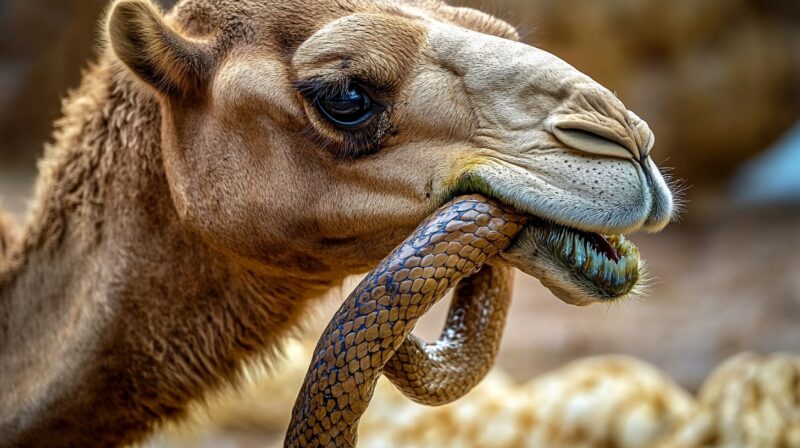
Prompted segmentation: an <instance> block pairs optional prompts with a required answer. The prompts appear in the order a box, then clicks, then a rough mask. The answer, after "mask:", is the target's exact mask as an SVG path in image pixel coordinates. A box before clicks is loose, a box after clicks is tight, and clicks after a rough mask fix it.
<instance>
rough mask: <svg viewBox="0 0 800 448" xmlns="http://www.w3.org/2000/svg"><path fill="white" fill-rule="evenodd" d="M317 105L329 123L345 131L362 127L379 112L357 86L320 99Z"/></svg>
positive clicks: (317, 100) (316, 102)
mask: <svg viewBox="0 0 800 448" xmlns="http://www.w3.org/2000/svg"><path fill="white" fill-rule="evenodd" d="M315 104H316V106H317V109H319V111H320V112H321V113H322V115H323V116H325V118H327V119H328V121H330V122H331V123H332V124H333V125H334V126H337V127H340V128H344V129H354V128H357V127H360V126H362V125H363V124H365V123H367V122H368V121H369V120H370V118H372V117H373V116H375V114H376V112H377V107H376V105H375V103H374V101H372V99H371V98H370V97H369V95H368V94H367V93H366V92H364V91H363V90H361V89H360V88H358V87H356V86H350V87H348V88H347V89H346V90H343V91H338V92H333V93H331V94H329V95H323V96H321V97H318V98H317V99H316V101H315Z"/></svg>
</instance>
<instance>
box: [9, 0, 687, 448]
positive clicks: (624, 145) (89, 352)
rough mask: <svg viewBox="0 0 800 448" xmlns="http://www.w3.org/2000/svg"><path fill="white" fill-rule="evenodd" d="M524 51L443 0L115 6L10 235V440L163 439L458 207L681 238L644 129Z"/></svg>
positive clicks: (604, 93) (125, 1) (492, 22)
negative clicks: (431, 220) (669, 230)
mask: <svg viewBox="0 0 800 448" xmlns="http://www.w3.org/2000/svg"><path fill="white" fill-rule="evenodd" d="M518 40H519V36H518V34H517V33H516V31H515V30H514V29H513V28H512V27H511V26H510V25H508V24H507V23H505V22H503V21H500V20H499V19H496V18H494V17H492V16H490V15H487V14H484V13H481V12H479V11H476V10H472V9H466V8H457V7H451V6H448V5H445V4H443V3H440V2H438V1H433V0H430V1H428V0H420V1H408V2H400V1H394V0H301V1H282V0H269V1H266V0H248V1H236V0H183V1H181V2H179V3H178V4H177V5H176V6H175V7H174V8H173V10H172V11H171V12H170V13H168V14H165V13H164V12H162V11H161V10H159V9H158V8H157V7H156V6H155V5H153V4H152V3H151V1H150V0H116V1H114V2H113V4H112V5H111V6H110V8H109V13H108V15H107V19H106V21H105V43H104V44H103V46H102V51H101V52H100V55H99V57H98V60H97V62H95V63H94V64H92V65H91V66H90V68H89V69H88V70H87V71H86V72H85V74H84V77H83V81H82V83H81V85H80V87H79V88H78V89H77V90H75V91H74V92H72V93H71V95H70V96H69V98H68V99H67V100H66V101H65V102H64V106H63V118H61V119H60V120H58V121H57V122H56V124H55V131H54V139H53V143H52V144H50V145H49V146H48V147H47V148H46V151H45V155H44V157H43V159H42V161H41V162H40V164H39V171H40V174H39V178H38V180H37V184H36V189H35V198H34V204H33V206H32V209H31V211H30V212H29V217H28V219H27V223H26V224H25V225H24V226H22V228H21V231H20V232H18V235H17V236H16V237H13V236H12V235H13V233H12V232H11V231H10V230H9V229H10V227H9V226H7V225H2V226H0V232H2V233H0V241H2V242H3V243H2V245H0V247H2V248H3V251H2V252H0V254H2V255H1V256H2V260H1V261H0V269H1V270H0V446H48V447H58V446H119V445H125V444H130V443H134V442H136V441H139V440H141V439H142V438H143V437H144V436H145V435H146V434H147V433H148V432H150V431H151V430H152V429H153V428H155V427H156V426H158V425H159V424H160V423H162V422H164V421H169V420H175V419H178V418H180V417H181V416H182V415H183V414H184V412H185V409H186V407H187V404H188V403H190V402H192V401H194V400H198V399H202V397H203V395H204V393H206V392H207V391H210V390H213V389H216V388H218V387H220V386H221V385H223V384H225V383H229V382H232V381H235V380H236V378H237V375H238V372H239V371H240V367H241V366H242V364H243V363H245V362H246V361H247V360H250V359H253V358H254V357H256V356H263V355H269V354H270V353H274V352H276V351H278V350H280V347H281V343H282V341H283V340H284V339H285V338H286V337H287V335H289V334H290V333H291V332H292V330H294V329H296V328H298V326H300V325H302V322H303V318H304V316H305V314H306V313H307V311H308V310H309V308H311V307H313V306H314V303H315V301H316V300H317V299H318V298H319V297H321V296H322V295H323V294H325V292H326V291H328V290H329V289H330V288H332V287H334V286H336V285H338V284H340V283H341V281H342V280H343V278H345V277H346V276H347V275H350V274H353V273H358V272H364V271H367V270H369V269H371V268H372V267H374V266H375V265H376V264H377V263H378V262H379V261H380V260H381V259H382V258H383V257H384V256H385V255H386V254H388V253H389V252H390V251H391V249H392V248H393V247H395V246H396V245H397V244H398V243H399V242H400V241H402V240H403V238H404V237H405V236H406V235H408V234H409V233H410V232H411V231H412V230H413V229H414V228H415V227H416V226H417V225H418V224H419V223H420V222H422V221H423V220H424V219H425V217H426V216H428V215H430V214H431V213H432V212H433V211H434V210H436V209H437V208H438V207H439V206H441V205H442V204H444V203H445V202H447V201H448V200H450V199H452V198H453V197H454V196H456V195H458V194H464V193H481V194H483V195H486V196H489V197H492V198H494V199H496V200H498V201H500V202H502V203H504V204H506V205H508V206H509V207H513V208H514V209H515V210H518V211H519V212H520V213H525V214H527V215H530V216H532V217H536V218H537V219H541V220H546V221H548V222H553V223H556V224H559V225H562V226H567V227H569V228H572V229H575V231H576V232H585V233H589V232H591V233H592V234H619V233H627V232H633V231H640V230H641V231H651V232H653V231H658V230H660V229H661V228H663V227H664V226H665V225H666V224H667V223H668V222H669V220H670V218H671V216H672V214H673V210H674V206H673V200H672V195H671V193H670V190H669V188H668V186H667V185H666V183H665V181H664V179H663V177H662V175H661V174H660V173H659V171H658V168H657V167H656V166H655V164H654V163H653V161H652V159H651V158H650V151H651V149H652V147H653V144H654V141H655V140H654V137H653V134H652V132H651V131H650V129H649V128H648V126H647V124H646V123H645V122H644V121H642V120H641V119H639V118H638V117H637V116H636V115H635V114H633V113H632V112H629V111H628V110H627V109H626V108H625V106H624V105H623V104H622V102H621V101H620V100H619V99H617V98H616V97H615V96H614V95H613V94H612V93H611V92H610V91H609V90H607V89H605V88H604V87H602V86H600V85H599V84H597V83H596V82H595V81H593V80H592V79H590V78H589V77H588V76H586V75H584V74H582V73H580V72H579V71H578V70H577V69H575V68H573V67H572V66H570V65H568V64H567V63H565V62H564V61H562V60H560V59H558V58H557V57H555V56H553V55H551V54H549V53H547V52H544V51H542V50H539V49H536V48H534V47H531V46H528V45H525V44H522V43H519V42H518ZM6 246H8V247H6ZM551 274H552V273H551ZM542 275H547V273H543V274H542ZM550 281H551V283H553V284H554V285H555V287H554V289H555V290H558V291H561V294H562V295H563V297H561V296H560V298H562V299H565V300H567V301H573V302H575V303H582V302H584V301H586V297H584V296H582V295H581V294H582V292H581V290H580V289H577V288H576V287H573V286H570V284H569V282H570V279H569V278H567V277H559V276H558V275H557V274H553V276H552V278H550Z"/></svg>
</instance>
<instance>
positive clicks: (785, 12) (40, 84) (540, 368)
mask: <svg viewBox="0 0 800 448" xmlns="http://www.w3.org/2000/svg"><path fill="white" fill-rule="evenodd" d="M105 3H106V2H105V1H104V0H3V1H2V2H0V136H2V140H0V196H1V197H2V198H3V202H4V204H5V206H8V207H11V208H12V210H14V211H15V212H18V213H19V216H20V219H22V216H23V213H24V210H25V207H26V204H27V202H26V201H27V200H28V198H29V197H30V195H31V185H32V180H33V178H34V177H35V161H36V159H37V157H39V155H40V154H41V151H42V144H43V142H44V141H46V140H47V139H48V137H49V133H50V129H51V122H52V120H53V119H55V118H56V117H57V116H58V115H59V97H61V96H62V95H64V94H65V93H66V92H67V90H68V89H69V88H70V87H74V86H76V85H77V83H78V82H79V79H80V72H81V70H82V69H83V68H84V67H85V66H86V61H87V60H88V59H89V58H90V57H91V56H92V46H93V43H94V41H95V40H96V36H97V30H98V29H99V27H98V25H97V21H98V18H99V17H100V14H101V12H102V10H103V9H104V6H105ZM465 4H467V5H469V6H474V7H478V8H480V9H483V10H485V11H488V12H491V13H494V14H496V15H498V16H500V17H502V18H505V19H507V20H509V21H510V22H511V23H512V24H513V25H516V26H518V27H519V29H520V30H521V31H522V33H523V34H524V36H525V37H524V38H525V40H526V42H528V43H531V44H534V45H536V46H538V47H540V48H543V49H546V50H548V51H550V52H552V53H555V54H556V55H558V56H560V57H562V58H563V59H565V60H566V61H567V62H569V63H571V64H572V65H574V66H576V67H577V68H579V69H580V70H582V71H584V72H585V73H587V74H589V75H590V76H592V77H593V78H595V79H596V80H597V81H599V82H600V83H602V84H604V85H605V86H607V87H608V88H609V89H611V90H613V91H615V92H616V93H617V95H618V96H619V97H620V98H621V99H622V100H623V101H624V102H625V104H626V105H627V106H628V107H629V108H630V109H632V110H633V111H635V112H636V113H637V114H638V115H639V116H641V117H642V118H643V119H645V120H646V121H648V123H649V124H650V126H651V128H652V129H653V130H654V131H655V133H656V136H657V144H656V147H655V149H654V152H653V157H654V158H655V160H656V162H657V163H658V164H659V165H660V166H663V167H670V168H671V171H669V172H670V173H671V175H672V176H674V177H675V178H676V179H681V185H683V186H684V188H685V190H686V191H685V193H684V197H685V199H686V204H685V210H684V211H683V213H682V214H681V216H680V219H679V221H678V222H676V223H674V224H672V225H671V226H670V227H669V228H668V229H667V230H666V231H664V232H662V233H660V234H658V235H634V236H632V238H631V239H633V240H634V241H635V242H636V243H637V244H638V245H639V247H640V249H641V252H642V254H643V256H644V258H646V259H647V260H648V264H649V271H650V273H651V275H652V276H653V277H654V282H653V285H652V288H651V294H650V295H649V296H647V297H645V298H643V299H641V300H635V301H628V302H624V303H618V304H613V305H609V306H603V305H595V306H592V307H589V308H574V307H570V306H567V305H565V304H562V303H561V302H559V301H557V300H556V299H554V298H553V297H552V296H551V295H550V294H549V293H548V292H547V291H546V290H544V289H543V288H542V287H541V286H540V285H539V284H538V282H537V281H536V280H535V279H532V278H530V277H525V276H522V275H520V276H518V280H517V285H516V290H515V299H514V300H515V303H514V306H513V309H512V311H511V317H510V321H509V323H508V328H507V331H506V335H505V340H504V346H503V348H502V351H501V354H500V360H499V365H500V366H501V367H502V368H504V369H505V370H506V371H508V372H509V373H511V374H512V375H513V376H514V377H516V378H519V379H527V378H530V377H532V376H534V375H536V374H539V373H542V372H544V371H547V370H549V369H552V368H555V367H557V366H560V365H562V364H564V363H565V362H567V361H569V360H572V359H575V358H578V357H583V356H588V355H593V354H602V353H625V354H630V355H634V356H636V357H639V358H641V359H644V360H646V361H648V362H651V363H653V364H655V365H656V366H658V367H659V368H660V369H662V370H664V371H665V372H667V373H668V374H669V375H670V376H672V377H673V378H675V379H676V380H677V381H678V382H679V383H680V384H682V385H684V386H685V387H687V388H689V389H690V390H692V389H695V388H697V387H698V386H699V384H700V383H701V382H702V380H703V379H704V378H705V377H706V375H707V374H708V373H709V372H710V371H711V370H712V369H713V368H714V367H715V366H717V365H718V364H719V363H720V362H721V361H722V360H723V359H725V358H727V357H728V356H730V355H732V354H735V353H739V352H742V351H755V352H762V353H768V352H774V351H781V350H784V351H798V350H800V259H799V258H798V255H799V254H800V124H799V123H800V121H799V120H800V4H798V3H797V0H671V1H669V2H665V1H660V0H508V1H499V2H489V1H475V2H474V1H471V0H466V1H465ZM343 292H344V293H347V292H349V290H344V291H343ZM335 304H336V302H335V300H332V301H330V302H329V303H328V304H327V308H326V311H325V313H321V314H322V315H323V316H329V315H330V314H329V313H330V312H332V310H333V309H334V308H335ZM443 314H444V307H441V306H440V307H438V308H437V309H436V310H435V312H434V313H433V315H432V316H430V317H428V318H426V319H425V321H424V322H422V323H421V324H420V326H419V327H418V333H419V334H421V335H423V336H426V337H434V336H435V335H436V333H437V331H438V329H439V327H440V325H441V322H442V319H441V316H443Z"/></svg>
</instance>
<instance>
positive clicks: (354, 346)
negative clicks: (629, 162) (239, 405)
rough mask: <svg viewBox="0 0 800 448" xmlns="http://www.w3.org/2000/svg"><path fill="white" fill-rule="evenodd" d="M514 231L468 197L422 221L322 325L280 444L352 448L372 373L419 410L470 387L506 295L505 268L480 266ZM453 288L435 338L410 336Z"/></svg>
mask: <svg viewBox="0 0 800 448" xmlns="http://www.w3.org/2000/svg"><path fill="white" fill-rule="evenodd" d="M524 224H525V218H524V217H523V216H520V215H518V214H516V213H514V212H513V211H512V210H510V209H508V208H507V207H505V206H503V205H501V204H499V203H497V202H495V201H493V200H489V199H486V198H484V197H482V196H478V195H472V196H463V197H459V198H456V199H455V200H453V201H451V202H450V203H448V204H446V205H445V206H443V207H442V208H440V209H439V210H438V211H437V212H436V213H434V214H433V215H431V216H430V217H429V218H428V219H426V220H425V221H424V222H423V223H422V224H421V225H420V226H419V227H418V228H417V230H416V231H415V232H414V233H413V234H412V235H411V236H409V237H408V238H407V239H406V240H405V241H404V242H403V243H402V244H401V245H400V246H398V247H397V248H396V249H395V250H394V251H392V253H391V254H389V256H388V257H386V258H385V259H384V260H383V261H382V262H381V263H380V264H379V265H378V266H377V267H376V268H375V269H374V270H373V271H372V272H370V273H369V274H368V275H367V277H366V278H365V279H364V280H363V281H362V282H361V283H360V284H359V285H358V287H357V288H356V289H355V290H354V291H353V292H352V293H351V294H350V295H349V296H348V297H347V299H346V300H345V302H344V303H343V304H342V306H341V307H340V308H339V310H338V311H337V312H336V314H335V315H334V317H333V318H332V319H331V321H330V322H329V324H328V326H327V327H326V329H325V331H324V332H323V334H322V336H321V337H320V339H319V342H318V343H317V346H316V349H315V350H314V356H313V359H312V361H311V365H310V366H309V370H308V373H307V375H306V378H305V380H304V383H303V386H302V388H301V391H300V394H299V395H298V398H297V401H296V403H295V406H294V410H293V411H292V420H291V424H290V426H289V431H288V432H287V435H286V439H285V442H284V446H286V447H346V446H355V444H356V440H357V429H358V422H359V419H360V418H361V415H362V414H363V413H364V411H366V408H367V406H368V404H369V401H370V399H371V398H372V394H373V392H374V388H375V383H376V381H377V379H378V378H379V377H380V375H381V374H385V375H386V376H387V378H389V379H390V380H391V381H392V383H394V385H395V386H396V387H398V388H399V389H400V390H401V391H402V392H403V393H404V394H405V395H406V396H408V397H409V398H411V399H413V400H414V401H417V402H419V403H423V404H428V405H439V404H444V403H447V402H450V401H452V400H455V399H457V398H459V397H461V396H463V395H464V394H466V393H467V392H468V391H469V390H470V389H471V388H472V387H474V386H475V385H476V384H477V383H478V382H479V381H480V380H481V379H482V378H483V377H484V375H485V374H486V373H487V372H488V370H489V369H490V368H491V366H492V364H493V363H494V359H495V356H496V353H497V349H498V346H499V342H500V336H501V333H502V330H503V325H504V323H505V317H506V312H507V309H508V304H509V299H510V293H511V285H510V282H511V279H512V276H511V268H510V267H507V266H502V265H499V264H487V262H489V263H491V262H492V261H493V257H494V256H495V255H497V254H498V253H499V252H500V251H503V250H504V249H506V248H508V247H509V245H510V244H511V241H512V240H513V238H514V237H515V236H516V235H517V233H519V231H520V230H521V229H522V228H523V225H524ZM462 279H464V280H463V281H461V280H462ZM459 281H461V283H459ZM456 284H458V286H457V287H456V291H455V296H454V299H453V302H452V304H451V307H450V311H449V314H448V317H447V321H446V325H445V329H444V331H443V332H442V334H441V336H440V338H439V340H438V341H437V342H435V343H432V344H428V343H425V342H424V341H422V340H420V339H419V338H417V337H415V336H413V335H412V334H411V331H412V330H413V328H414V325H415V324H416V322H417V320H418V319H419V318H420V317H422V315H424V314H425V313H426V312H427V311H428V310H429V309H430V308H431V307H432V306H433V305H434V304H435V303H436V302H437V301H438V300H440V299H441V298H442V297H443V296H444V295H445V294H446V293H447V291H448V290H449V289H450V288H451V287H452V286H453V285H456Z"/></svg>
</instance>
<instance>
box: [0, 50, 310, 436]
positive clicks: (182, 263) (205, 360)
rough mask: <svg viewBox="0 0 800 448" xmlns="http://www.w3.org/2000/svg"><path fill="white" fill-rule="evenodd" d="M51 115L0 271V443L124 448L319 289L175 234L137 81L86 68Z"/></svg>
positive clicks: (153, 123) (266, 339)
mask: <svg viewBox="0 0 800 448" xmlns="http://www.w3.org/2000/svg"><path fill="white" fill-rule="evenodd" d="M64 114H65V115H64V118H62V119H61V120H60V121H59V122H58V123H57V125H56V132H55V141H54V143H53V144H52V145H51V146H50V147H49V148H47V151H46V154H45V158H44V160H43V162H42V163H41V164H40V177H39V181H38V185H37V187H36V197H35V205H34V208H33V210H32V212H31V216H30V218H29V222H28V223H27V226H26V228H25V229H24V231H23V232H22V237H21V238H20V242H19V244H18V246H17V247H16V248H15V249H14V250H13V251H12V253H11V256H10V257H9V260H8V262H7V264H8V265H9V266H8V267H6V268H4V271H3V272H0V434H4V435H6V434H11V435H12V436H10V439H5V438H4V439H3V440H0V446H4V445H3V444H4V443H6V442H7V441H8V442H9V443H11V444H12V446H16V445H22V446H28V444H29V443H30V442H31V441H33V440H37V441H38V440H40V439H39V438H36V434H39V435H41V434H42V433H52V434H58V436H59V439H58V440H57V441H55V440H54V441H53V444H50V445H49V446H61V445H64V446H89V445H99V446H106V445H116V444H119V443H128V442H132V441H135V440H137V439H138V438H139V437H141V436H142V435H143V434H144V433H145V432H146V431H147V430H148V429H149V428H151V427H152V426H153V425H154V424H156V423H157V422H158V421H160V420H162V419H164V418H167V417H174V416H176V415H179V414H180V413H181V412H183V409H184V407H185V406H186V404H187V403H188V402H189V401H190V400H192V399H195V398H199V397H200V396H201V393H202V392H203V391H204V390H207V389H212V388H213V387H215V386H217V385H220V384H222V383H223V382H225V381H226V380H229V379H231V378H233V377H234V376H235V375H236V372H237V370H238V367H239V365H240V364H241V363H242V361H243V360H244V359H246V358H248V357H250V356H252V355H254V354H255V353H257V352H258V351H259V349H261V348H263V347H267V346H271V347H275V346H278V345H279V344H278V342H279V339H280V337H281V336H282V335H283V334H284V333H285V332H286V330H288V328H289V327H290V325H293V323H296V322H297V321H299V320H300V314H301V312H302V309H303V307H302V306H301V305H302V304H303V303H304V302H305V300H303V299H306V298H308V297H310V296H314V295H317V294H318V293H319V292H320V288H319V285H317V287H316V288H317V289H315V290H312V289H310V288H309V287H307V286H304V285H302V284H301V283H300V282H291V281H286V279H285V278H284V279H275V278H270V277H269V276H268V275H264V273H259V272H254V271H252V270H249V269H248V268H246V267H244V266H242V265H240V264H237V263H235V262H233V261H232V260H231V259H230V258H229V257H227V256H226V255H225V254H222V253H219V252H217V251H215V250H214V249H212V248H210V247H209V246H208V245H206V244H204V242H203V241H202V238H200V237H199V236H197V235H195V234H194V233H193V232H192V231H191V230H190V229H187V228H185V227H184V226H183V225H182V224H181V222H180V220H179V219H178V216H177V213H176V211H175V210H174V207H173V206H172V201H171V200H170V193H169V187H168V183H167V179H166V176H165V174H164V171H163V165H162V164H161V143H160V132H161V131H160V126H161V118H160V106H159V104H158V100H157V99H156V98H154V97H153V95H152V94H150V93H148V92H146V91H143V90H142V88H141V87H139V86H138V85H137V84H136V83H135V81H133V80H130V79H127V78H125V77H124V76H123V75H121V74H118V72H117V71H115V70H114V69H113V68H112V67H110V66H109V65H108V64H103V63H100V64H99V65H97V66H95V67H94V68H93V69H92V71H91V72H90V73H88V74H87V75H86V76H85V77H84V83H83V85H82V86H81V87H80V89H78V90H77V91H76V92H75V93H74V94H73V95H72V97H71V98H70V99H69V100H68V101H67V102H66V103H65V106H64ZM45 410H46V412H45ZM58 428H69V430H68V431H72V432H65V431H64V430H60V429H58ZM98 434H101V435H102V437H107V439H105V438H104V439H102V440H98V439H97V438H96V437H97V435H98ZM88 438H91V439H88Z"/></svg>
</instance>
